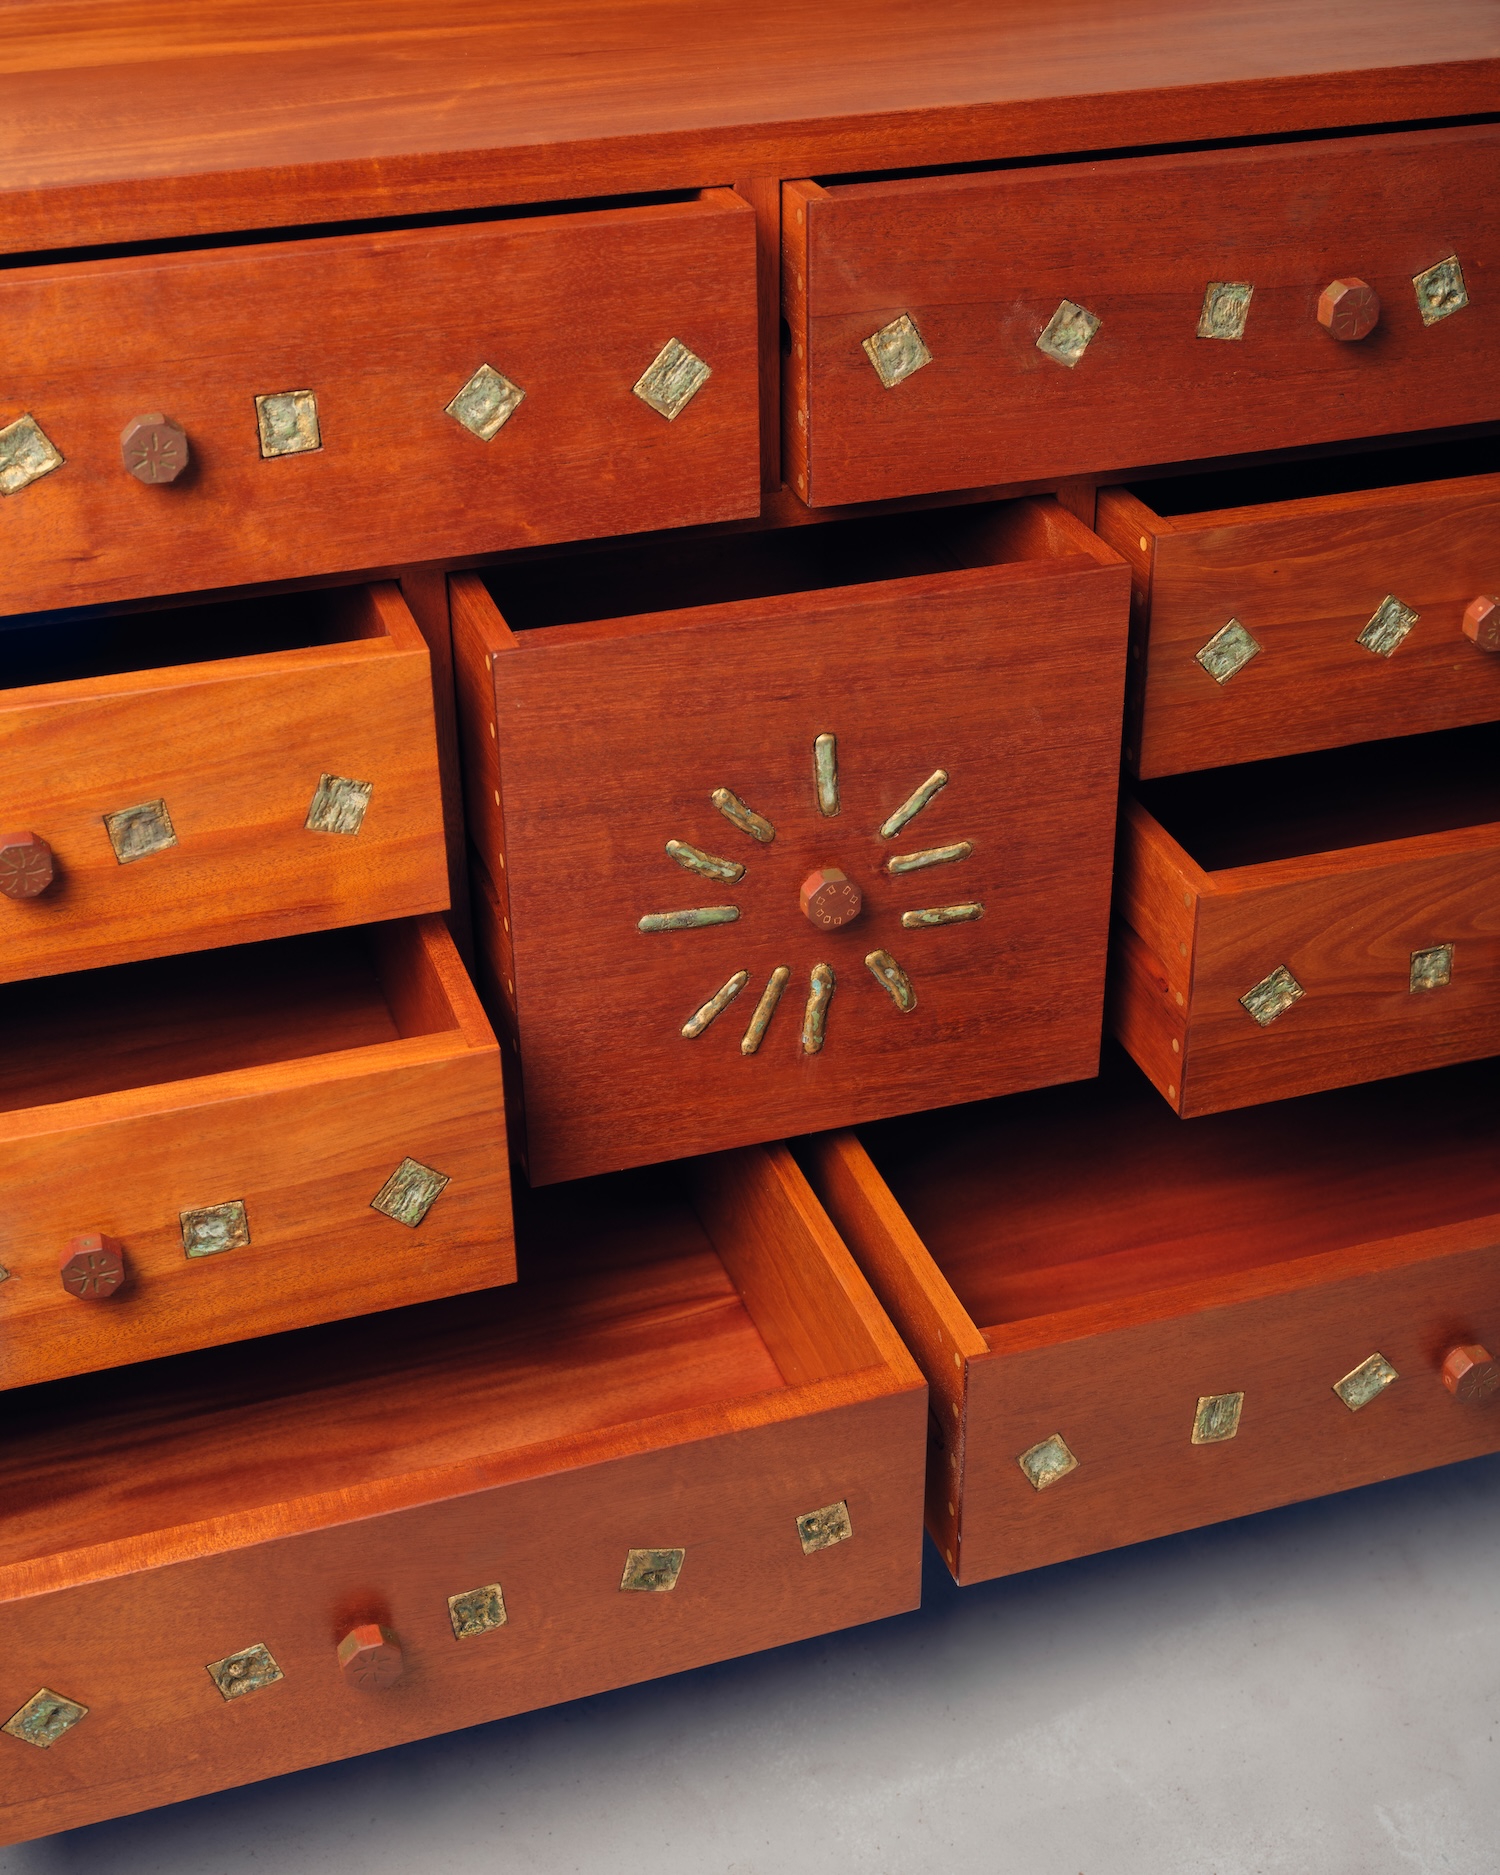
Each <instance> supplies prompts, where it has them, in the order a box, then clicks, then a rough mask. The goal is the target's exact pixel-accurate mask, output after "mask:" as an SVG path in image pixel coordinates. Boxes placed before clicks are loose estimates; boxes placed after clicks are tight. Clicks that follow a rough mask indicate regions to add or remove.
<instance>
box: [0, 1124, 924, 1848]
mask: <svg viewBox="0 0 1500 1875" xmlns="http://www.w3.org/2000/svg"><path fill="white" fill-rule="evenodd" d="M653 1176H654V1175H653ZM745 1176H746V1178H747V1179H748V1181H749V1183H750V1184H751V1185H759V1186H760V1187H761V1188H762V1190H763V1191H765V1192H771V1191H776V1190H779V1191H780V1192H782V1194H783V1197H784V1200H785V1201H786V1202H788V1203H791V1202H792V1200H793V1197H794V1194H795V1192H796V1190H797V1188H799V1187H800V1190H801V1193H802V1197H801V1198H800V1199H799V1200H797V1202H798V1204H799V1205H802V1206H812V1207H813V1208H814V1209H815V1208H816V1207H815V1206H813V1201H812V1199H811V1196H810V1194H808V1193H807V1192H806V1187H805V1186H804V1185H802V1183H801V1179H800V1175H799V1174H798V1173H797V1172H796V1171H795V1168H793V1167H791V1166H790V1162H789V1161H787V1162H786V1163H785V1164H784V1166H783V1167H781V1168H780V1169H777V1167H775V1166H773V1165H771V1164H769V1163H768V1164H766V1165H764V1166H763V1167H762V1168H761V1169H760V1170H759V1171H758V1172H750V1173H748V1174H746V1175H745ZM670 1187H671V1181H664V1180H661V1179H655V1182H654V1184H653V1185H649V1186H647V1187H644V1188H643V1187H642V1185H641V1183H640V1181H639V1180H635V1181H625V1182H623V1183H622V1182H621V1181H618V1180H616V1181H611V1182H609V1183H608V1184H605V1185H589V1186H583V1187H573V1188H565V1189H562V1190H559V1191H557V1192H555V1193H548V1194H545V1200H550V1201H552V1202H550V1203H547V1202H539V1201H538V1200H536V1199H534V1198H530V1197H528V1199H527V1201H526V1204H525V1206H524V1207H523V1212H524V1214H523V1218H522V1222H521V1238H522V1245H523V1255H524V1256H525V1257H526V1259H527V1262H528V1266H529V1270H530V1274H529V1275H528V1278H527V1280H526V1281H525V1282H523V1283H522V1285H521V1286H520V1287H519V1289H516V1290H511V1291H507V1292H492V1293H491V1294H490V1295H488V1296H484V1297H480V1298H477V1299H473V1300H469V1301H465V1302H464V1303H461V1304H460V1303H445V1304H436V1305H433V1306H430V1307H428V1308H424V1309H415V1310H408V1311H403V1312H402V1313H400V1314H398V1315H395V1316H391V1317H386V1318H384V1320H380V1319H376V1320H374V1321H369V1322H361V1323H358V1324H352V1325H349V1326H346V1327H344V1328H342V1329H337V1330H328V1329H324V1330H317V1331H313V1332H312V1333H311V1334H306V1333H304V1334H300V1335H294V1336H286V1337H281V1338H278V1339H275V1340H272V1341H269V1342H266V1343H263V1344H261V1346H260V1347H259V1348H258V1350H257V1353H258V1356H259V1359H258V1360H257V1361H255V1362H245V1363H238V1364H236V1365H235V1366H234V1367H233V1368H231V1369H228V1370H223V1369H216V1368H214V1367H212V1366H210V1364H209V1361H208V1359H207V1357H204V1356H194V1357H189V1358H188V1359H186V1360H179V1361H175V1362H171V1363H163V1364H159V1365H158V1366H156V1367H154V1368H152V1369H150V1370H142V1373H141V1374H140V1375H139V1376H138V1377H132V1376H128V1375H127V1376H123V1377H122V1382H123V1384H121V1385H119V1386H117V1387H116V1389H115V1392H114V1395H113V1396H112V1399H111V1407H110V1411H109V1412H108V1414H107V1415H106V1417H105V1420H104V1423H102V1424H96V1423H95V1420H96V1414H97V1402H96V1400H95V1399H94V1397H93V1396H94V1394H95V1392H96V1391H97V1389H98V1384H99V1383H94V1382H84V1383H72V1384H71V1386H68V1387H59V1386H54V1387H51V1388H47V1389H41V1390H38V1391H37V1392H36V1393H33V1394H30V1395H26V1396H22V1399H23V1403H24V1404H25V1406H26V1407H27V1408H28V1409H29V1410H28V1412H27V1414H26V1417H25V1418H24V1421H23V1420H19V1419H18V1420H17V1421H16V1422H14V1423H13V1425H12V1436H11V1437H10V1438H9V1439H8V1441H7V1450H6V1454H5V1457H4V1460H3V1468H4V1470H5V1485H4V1489H5V1495H6V1501H7V1504H8V1506H9V1507H10V1509H11V1510H12V1511H13V1512H14V1515H13V1516H10V1517H8V1518H7V1523H6V1534H5V1537H4V1540H3V1544H0V1550H3V1561H0V1636H3V1653H4V1657H5V1669H4V1685H3V1698H4V1699H10V1700H12V1702H13V1703H12V1705H11V1706H9V1707H7V1712H9V1711H11V1710H14V1709H15V1708H16V1707H17V1706H19V1705H20V1704H21V1703H22V1702H23V1701H24V1700H25V1699H27V1698H29V1697H30V1696H31V1695H32V1694H33V1693H34V1692H35V1691H36V1690H37V1686H39V1685H42V1684H46V1685H48V1686H50V1687H53V1688H54V1690H56V1691H58V1692H60V1693H64V1694H65V1695H66V1696H67V1697H69V1698H72V1699H75V1700H76V1701H78V1703H80V1704H83V1705H87V1706H88V1707H89V1712H88V1716H87V1718H86V1719H84V1720H83V1721H82V1722H81V1723H80V1725H79V1726H78V1727H77V1728H76V1729H75V1731H74V1732H72V1733H69V1734H68V1735H67V1736H65V1737H63V1738H61V1739H59V1740H58V1741H57V1743H55V1744H54V1745H53V1746H52V1747H51V1749H50V1750H49V1751H46V1752H43V1751H36V1750H33V1749H32V1748H30V1747H29V1746H26V1745H24V1744H23V1743H21V1742H20V1741H17V1740H15V1739H13V1738H6V1739H4V1740H3V1741H0V1742H3V1743H4V1744H5V1745H6V1746H8V1747H9V1748H10V1755H9V1756H8V1758H7V1767H8V1772H9V1775H8V1776H7V1779H6V1782H5V1793H6V1794H5V1801H4V1805H3V1808H0V1829H3V1832H4V1835H5V1836H6V1837H7V1839H10V1840H16V1839H21V1838H25V1837H30V1836H35V1835H40V1834H44V1833H47V1832H50V1831H54V1830H58V1829H65V1828H71V1827H74V1826H76V1825H78V1824H80V1823H84V1822H87V1821H91V1820H94V1819H97V1818H100V1817H104V1816H113V1815H118V1814H121V1813H125V1812H129V1811H133V1810H138V1809H142V1808H145V1807H147V1806H149V1805H152V1804H157V1803H164V1802H171V1801H176V1800H178V1799H181V1798H183V1797H187V1796H192V1795H196V1794H199V1793H201V1792H204V1791H208V1790H214V1789H222V1788H224V1787H226V1786H230V1785H234V1784H240V1783H244V1782H247V1781H250V1780H252V1779H255V1778H259V1777H266V1776H272V1775H275V1774H277V1773H278V1772H281V1771H286V1770H291V1769H294V1768H297V1767H299V1766H303V1765H308V1764H314V1763H322V1762H327V1761H328V1760H330V1759H334V1758H338V1757H343V1756H347V1755H350V1754H352V1753H355V1752H360V1751H369V1750H374V1749H378V1748H380V1747H382V1746H385V1745H391V1744H395V1743H398V1742H400V1741H402V1740H405V1739H410V1738H419V1737H424V1736H428V1735H430V1734H432V1733H436V1732H442V1731H447V1730H451V1729H452V1728H454V1727H456V1726H462V1725H471V1724H475V1723H477V1722H479V1721H481V1720H486V1719H492V1718H496V1717H500V1716H503V1715H504V1714H506V1713H511V1712H519V1711H525V1710H527V1709H528V1708H531V1707H534V1706H539V1705H546V1704H551V1703H553V1702H556V1701H560V1700H567V1699H573V1698H577V1697H579V1696H581V1695H583V1694H585V1693H591V1692H598V1691H601V1690H604V1689H605V1688H608V1687H611V1686H619V1685H623V1684H627V1683H629V1682H631V1681H634V1680H640V1679H644V1678H647V1677H650V1676H653V1675H656V1674H662V1673H670V1672H676V1671H680V1670H682V1669H685V1668H688V1667H692V1666H697V1665H700V1664H702V1663H704V1662H706V1661H710V1660H718V1659H723V1658H726V1657H727V1656H730V1655H733V1654H737V1653H741V1652H745V1651H747V1650H749V1649H752V1648H757V1647H769V1646H775V1645H779V1644H781V1643H783V1642H786V1641H791V1640H795V1639H800V1638H803V1637H805V1636H808V1635H812V1634H818V1633H823V1632H826V1631H828V1630H830V1629H832V1628H837V1627H842V1626H845V1625H848V1624H849V1623H852V1622H857V1621H864V1620H871V1619H875V1618H877V1617H879V1616H882V1615H886V1614H893V1613H896V1612H898V1611H900V1610H903V1609H905V1608H909V1607H912V1606H914V1605H915V1603H916V1601H917V1597H918V1592H919V1575H920V1541H921V1521H920V1514H919V1505H920V1494H921V1476H922V1463H923V1438H924V1434H923V1422H924V1419H925V1413H926V1388H925V1386H924V1385H923V1383H922V1379H921V1375H920V1373H919V1372H918V1370H917V1369H916V1367H915V1365H914V1364H913V1363H912V1362H911V1360H910V1358H909V1356H907V1354H906V1353H905V1350H904V1349H903V1348H902V1347H901V1345H900V1343H899V1342H898V1341H897V1340H896V1337H895V1335H894V1333H893V1331H892V1329H891V1328H890V1325H889V1323H887V1322H885V1321H884V1319H883V1317H882V1316H881V1313H880V1310H879V1308H878V1305H877V1304H876V1303H875V1300H874V1298H873V1297H872V1296H871V1294H870V1292H869V1290H868V1288H867V1287H866V1286H865V1285H864V1283H863V1282H862V1280H861V1279H860V1276H859V1274H858V1271H857V1269H856V1268H855V1266H854V1264H853V1262H852V1261H851V1259H850V1257H849V1254H848V1252H847V1251H846V1250H845V1249H844V1247H843V1246H842V1244H840V1243H839V1242H838V1240H837V1238H836V1237H835V1236H834V1235H833V1234H832V1232H831V1230H830V1229H829V1227H828V1225H827V1223H826V1220H825V1221H824V1222H823V1224H822V1226H821V1229H820V1230H819V1231H814V1232H811V1233H809V1232H807V1231H805V1230H803V1229H800V1228H799V1227H797V1226H796V1225H795V1223H794V1222H793V1229H792V1236H793V1239H794V1240H795V1243H794V1247H793V1249H792V1250H791V1252H790V1264H795V1263H798V1262H799V1261H802V1262H805V1260H806V1259H809V1258H816V1259H820V1260H822V1261H823V1262H824V1263H825V1265H826V1269H827V1273H828V1274H829V1275H831V1276H832V1277H833V1278H834V1282H833V1285H832V1287H830V1288H827V1289H826V1291H825V1299H824V1306H825V1307H826V1308H827V1310H828V1311H829V1313H828V1315H827V1316H825V1318H824V1323H823V1325H824V1327H825V1328H827V1329H828V1331H829V1334H830V1341H831V1342H833V1343H836V1342H840V1341H842V1342H844V1343H847V1344H851V1345H853V1344H856V1343H857V1344H861V1346H862V1355H861V1358H862V1359H864V1360H866V1361H867V1363H868V1364H866V1365H864V1366H862V1367H859V1368H852V1369H851V1368H847V1367H845V1368H838V1367H837V1364H836V1363H835V1365H834V1371H831V1372H828V1373H827V1374H825V1375H823V1376H821V1377H819V1378H817V1379H814V1380H811V1381H809V1382H807V1383H803V1384H789V1383H787V1382H786V1381H785V1380H783V1378H782V1376H781V1375H780V1373H779V1372H778V1370H777V1367H776V1364H775V1362H774V1361H773V1359H772V1358H771V1355H770V1354H769V1352H768V1351H767V1347H766V1344H765V1342H764V1341H763V1340H762V1338H761V1335H760V1333H759V1331H758V1313H757V1308H758V1305H757V1303H756V1300H755V1297H754V1294H751V1295H747V1296H746V1297H745V1298H744V1300H741V1297H740V1296H739V1294H738V1293H737V1292H736V1289H735V1286H734V1283H733V1282H732V1281H731V1280H730V1277H729V1276H728V1275H727V1274H726V1270H725V1267H724V1265H723V1264H722V1263H721V1262H720V1261H719V1259H718V1257H717V1256H716V1255H715V1252H714V1250H713V1248H712V1245H711V1243H710V1240H709V1239H708V1238H707V1237H706V1236H705V1235H704V1232H703V1229H702V1227H701V1226H700V1225H699V1224H698V1223H697V1222H696V1220H695V1218H694V1216H693V1214H692V1212H691V1210H690V1209H689V1208H688V1206H687V1204H686V1203H685V1202H684V1199H683V1196H682V1194H681V1193H680V1192H677V1193H674V1192H673V1191H672V1189H671V1188H670ZM789 1222H792V1220H790V1219H789ZM747 1256H748V1258H749V1265H748V1268H751V1269H753V1271H754V1274H755V1281H754V1282H752V1283H750V1284H749V1285H748V1286H749V1287H750V1289H751V1290H752V1291H753V1292H756V1293H766V1292H767V1291H768V1290H771V1289H774V1287H775V1285H776V1281H777V1272H778V1270H779V1271H781V1272H782V1273H783V1274H790V1264H789V1263H788V1259H787V1255H786V1253H784V1252H783V1250H782V1248H781V1246H780V1244H779V1242H778V1240H777V1238H776V1235H775V1233H774V1232H770V1233H767V1234H766V1235H765V1236H763V1237H759V1238H757V1239H756V1241H755V1244H754V1246H753V1248H747ZM871 1357H873V1358H871ZM84 1428H87V1429H88V1432H89V1436H87V1437H85V1438H80V1437H79V1433H80V1431H81V1430H82V1429H84ZM839 1503H843V1504H845V1505H846V1506H847V1511H848V1518H849V1525H850V1530H851V1534H850V1535H849V1536H848V1537H847V1538H846V1539H845V1540H844V1541H842V1542H838V1543H835V1544H833V1545H832V1546H830V1547H827V1548H823V1549H819V1550H814V1551H812V1552H811V1553H805V1552H804V1550H803V1547H802V1544H801V1542H800V1540H799V1536H798V1530H797V1519H798V1518H799V1517H800V1516H803V1515H804V1514H806V1513H807V1512H809V1511H816V1510H822V1509H824V1508H826V1507H828V1506H831V1505H836V1504H839ZM632 1548H680V1549H681V1550H682V1551H683V1552H684V1556H683V1561H682V1567H681V1572H680V1575H679V1577H678V1579H677V1584H676V1586H675V1588H673V1589H671V1590H670V1591H669V1592H658V1593H629V1592H622V1590H621V1587H620V1583H621V1577H622V1573H623V1571H624V1567H625V1560H626V1552H627V1550H629V1549H632ZM492 1583H498V1584H499V1586H500V1589H501V1591H502V1593H503V1597H504V1608H505V1616H506V1619H505V1623H504V1625H503V1626H498V1627H495V1628H493V1629H492V1630H491V1631H489V1632H487V1633H482V1634H478V1635H475V1636H473V1637H471V1638H468V1639H465V1640H462V1641H460V1640H456V1639H455V1637H454V1632H453V1627H452V1624H451V1621H450V1616H449V1609H448V1598H449V1597H450V1596H454V1595H459V1594H462V1593H464V1592H465V1591H468V1590H472V1589H476V1588H481V1587H483V1586H485V1585H487V1584H492ZM365 1620H373V1621H378V1622H380V1623H381V1624H382V1625H384V1626H387V1627H389V1628H390V1629H391V1630H392V1631H393V1632H394V1634H395V1635H396V1637H397V1639H398V1641H399V1643H400V1645H401V1648H402V1651H403V1656H404V1659H405V1662H406V1670H405V1673H404V1676H403V1678H402V1680H401V1681H400V1682H399V1683H398V1684H397V1685H396V1686H394V1687H392V1688H390V1689H388V1691H386V1692H384V1693H382V1694H380V1695H378V1696H376V1695H371V1694H367V1693H360V1692H358V1691H356V1690H354V1689H351V1688H350V1687H348V1686H347V1684H346V1683H345V1682H344V1681H343V1677H342V1675H341V1673H340V1672H339V1668H338V1663H337V1658H336V1651H335V1650H336V1646H337V1641H338V1638H339V1636H340V1634H342V1633H343V1632H344V1631H345V1630H346V1629H347V1628H348V1626H349V1625H351V1624H352V1623H354V1622H357V1621H365ZM101 1624H102V1626H101ZM117 1625H118V1626H119V1628H120V1631H124V1632H128V1633H129V1634H130V1635H131V1637H132V1643H131V1645H130V1646H129V1647H125V1648H102V1647H100V1646H99V1645H98V1644H97V1637H98V1635H99V1633H100V1632H110V1631H112V1630H113V1629H115V1628H116V1626H117ZM256 1642H259V1643H261V1644H262V1645H264V1646H265V1647H267V1648H268V1649H269V1650H270V1652H271V1654H272V1656H273V1657H274V1659H275V1661H276V1664H277V1666H278V1667H279V1668H280V1670H281V1673H282V1675H283V1678H282V1679H281V1680H279V1681H278V1682H276V1683H275V1684H273V1685H270V1686H266V1687H263V1688H261V1689H260V1690H258V1691H255V1692H253V1693H249V1694H246V1695H244V1696H242V1697H240V1698H238V1699H236V1700H234V1701H233V1702H231V1703H226V1702H225V1701H223V1700H222V1699H221V1698H220V1695H219V1693H218V1691H217V1690H216V1688H215V1686H214V1684H213V1682H212V1681H211V1680H210V1678H209V1676H208V1675H207V1673H206V1672H205V1671H204V1667H205V1664H206V1663H208V1662H211V1661H217V1660H220V1659H222V1658H223V1657H224V1656H225V1655H226V1654H228V1653H231V1652H234V1651H235V1650H237V1649H239V1648H243V1647H246V1646H250V1645H253V1644H254V1643H256ZM33 1681H35V1682H36V1684H35V1685H33V1684H32V1682H33ZM0 1703H3V1701H0Z"/></svg>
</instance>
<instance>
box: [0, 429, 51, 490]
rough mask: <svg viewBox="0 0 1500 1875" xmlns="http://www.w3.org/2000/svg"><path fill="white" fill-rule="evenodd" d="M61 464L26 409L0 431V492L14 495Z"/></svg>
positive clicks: (46, 437) (43, 433)
mask: <svg viewBox="0 0 1500 1875" xmlns="http://www.w3.org/2000/svg"><path fill="white" fill-rule="evenodd" d="M62 466H63V458H62V456H61V454H60V453H59V452H58V450H57V449H56V448H54V447H53V444H52V441H51V439H50V438H49V437H48V435H47V433H46V432H45V431H44V430H43V428H42V426H41V424H40V423H38V422H37V420H36V418H35V417H34V416H32V414H31V412H30V411H29V410H28V411H27V412H26V414H25V415H24V416H20V417H17V418H16V420H15V422H14V423H7V424H6V426H5V428H4V429H3V430H0V495H18V494H19V493H20V492H21V490H22V489H23V488H29V487H30V486H31V484H32V483H33V482H39V481H41V479H42V477H43V476H44V475H50V474H51V473H52V471H53V470H54V469H60V468H61V467H62Z"/></svg>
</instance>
